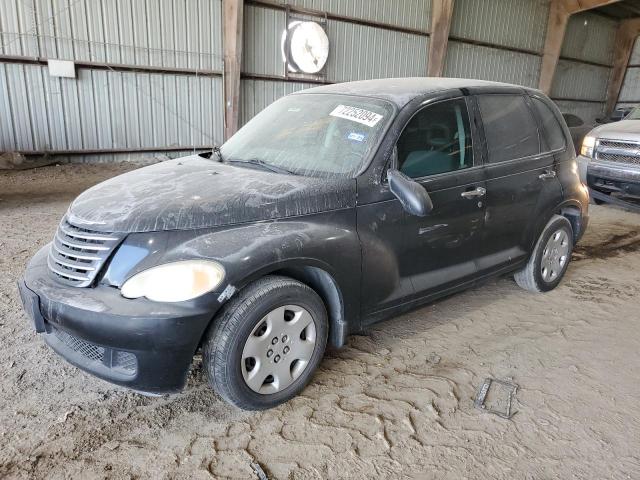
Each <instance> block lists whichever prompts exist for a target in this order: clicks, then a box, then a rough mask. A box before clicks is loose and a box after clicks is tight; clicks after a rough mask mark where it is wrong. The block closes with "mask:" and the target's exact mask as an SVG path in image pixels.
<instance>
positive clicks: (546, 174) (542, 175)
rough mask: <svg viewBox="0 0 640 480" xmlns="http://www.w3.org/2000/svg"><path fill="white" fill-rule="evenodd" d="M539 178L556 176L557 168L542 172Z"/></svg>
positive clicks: (544, 178)
mask: <svg viewBox="0 0 640 480" xmlns="http://www.w3.org/2000/svg"><path fill="white" fill-rule="evenodd" d="M538 178H539V179H540V180H546V179H548V178H556V171H555V170H546V171H545V172H544V173H541V174H540V175H538Z"/></svg>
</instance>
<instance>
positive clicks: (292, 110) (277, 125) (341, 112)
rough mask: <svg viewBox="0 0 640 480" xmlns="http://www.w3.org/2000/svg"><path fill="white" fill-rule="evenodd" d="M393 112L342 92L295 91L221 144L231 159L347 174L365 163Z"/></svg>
mask: <svg viewBox="0 0 640 480" xmlns="http://www.w3.org/2000/svg"><path fill="white" fill-rule="evenodd" d="M393 116H394V109H393V107H392V106H391V104H389V103H387V102H385V101H383V100H377V99H373V98H365V97H356V96H348V95H328V94H299V95H290V96H287V97H283V98H281V99H280V100H278V101H276V102H274V103H272V104H271V105H270V106H268V107H267V108H266V109H264V110H263V111H262V112H260V113H259V114H258V115H256V116H255V117H254V118H253V119H251V121H250V122H249V123H247V124H246V125H245V126H244V127H242V128H241V129H240V130H239V131H238V132H237V133H236V134H235V135H234V136H233V137H231V138H230V139H229V140H228V141H227V142H226V143H225V144H224V145H223V146H222V147H221V152H222V157H223V158H224V159H225V160H227V161H229V162H233V163H236V164H239V165H240V164H241V163H242V162H247V163H251V162H253V163H256V162H260V163H262V164H263V165H264V166H265V167H275V168H277V169H282V170H287V171H289V172H291V173H293V174H296V175H304V176H313V177H323V178H331V177H333V178H335V177H346V178H351V177H353V176H355V175H357V174H358V173H359V172H360V170H361V169H362V168H364V166H365V165H366V164H367V162H368V160H369V158H370V157H371V155H372V154H373V151H374V149H375V147H376V146H377V145H378V142H379V140H380V138H381V136H382V134H383V132H384V131H385V128H386V126H387V125H388V124H389V122H390V121H391V120H392V118H393Z"/></svg>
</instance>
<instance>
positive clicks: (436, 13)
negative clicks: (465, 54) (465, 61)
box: [427, 0, 454, 77]
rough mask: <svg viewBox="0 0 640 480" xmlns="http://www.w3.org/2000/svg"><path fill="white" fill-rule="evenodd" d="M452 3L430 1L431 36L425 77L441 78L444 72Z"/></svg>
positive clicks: (438, 0) (452, 0)
mask: <svg viewBox="0 0 640 480" xmlns="http://www.w3.org/2000/svg"><path fill="white" fill-rule="evenodd" d="M453 2H454V0H432V2H431V32H430V33H431V34H430V36H429V61H428V64H427V75H428V76H430V77H441V76H442V72H444V62H445V58H446V56H447V45H448V42H449V31H450V30H451V17H452V16H453Z"/></svg>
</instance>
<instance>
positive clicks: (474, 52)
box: [444, 41, 541, 87]
mask: <svg viewBox="0 0 640 480" xmlns="http://www.w3.org/2000/svg"><path fill="white" fill-rule="evenodd" d="M540 62H541V59H540V57H539V56H536V55H529V54H526V53H520V52H514V51H508V50H500V49H497V48H490V47H484V46H478V45H470V44H468V43H462V42H455V41H450V42H449V48H448V50H447V63H446V65H445V70H444V75H445V76H447V77H457V78H479V79H481V80H493V81H500V82H507V83H515V84H518V85H525V86H527V87H537V85H538V77H539V74H540Z"/></svg>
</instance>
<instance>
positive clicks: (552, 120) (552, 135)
mask: <svg viewBox="0 0 640 480" xmlns="http://www.w3.org/2000/svg"><path fill="white" fill-rule="evenodd" d="M532 101H533V107H534V108H535V109H536V112H537V113H538V116H539V117H540V122H541V123H542V131H543V133H544V136H545V137H546V139H547V145H548V146H549V150H559V149H561V148H564V146H565V144H566V142H565V138H564V131H563V130H562V125H560V122H558V119H557V118H556V116H555V115H554V114H553V112H552V111H551V109H550V108H549V107H548V106H547V105H546V104H545V103H544V102H543V101H542V100H540V99H539V98H535V97H534V98H533V99H532Z"/></svg>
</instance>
